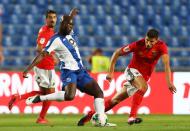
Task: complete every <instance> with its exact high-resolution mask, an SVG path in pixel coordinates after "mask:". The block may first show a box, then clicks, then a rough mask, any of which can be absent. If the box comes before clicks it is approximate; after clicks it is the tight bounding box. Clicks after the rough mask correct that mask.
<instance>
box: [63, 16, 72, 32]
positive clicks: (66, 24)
mask: <svg viewBox="0 0 190 131" xmlns="http://www.w3.org/2000/svg"><path fill="white" fill-rule="evenodd" d="M61 24H62V25H61V26H62V27H61V28H62V31H63V34H64V35H68V34H70V32H71V31H72V29H73V20H72V18H69V17H67V18H63V21H62V23H61Z"/></svg>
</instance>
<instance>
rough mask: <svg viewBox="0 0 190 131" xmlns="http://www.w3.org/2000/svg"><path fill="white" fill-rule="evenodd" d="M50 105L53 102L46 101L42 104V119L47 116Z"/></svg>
mask: <svg viewBox="0 0 190 131" xmlns="http://www.w3.org/2000/svg"><path fill="white" fill-rule="evenodd" d="M50 105H51V101H44V102H43V103H42V109H41V112H40V117H41V118H44V117H45V115H46V114H47V111H48V109H49V107H50Z"/></svg>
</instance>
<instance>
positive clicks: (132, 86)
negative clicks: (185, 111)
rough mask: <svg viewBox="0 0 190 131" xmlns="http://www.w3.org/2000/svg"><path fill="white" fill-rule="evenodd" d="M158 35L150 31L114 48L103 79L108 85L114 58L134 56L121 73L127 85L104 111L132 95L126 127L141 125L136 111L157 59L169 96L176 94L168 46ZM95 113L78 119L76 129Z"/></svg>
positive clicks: (106, 103)
mask: <svg viewBox="0 0 190 131" xmlns="http://www.w3.org/2000/svg"><path fill="white" fill-rule="evenodd" d="M158 35H159V32H158V31H157V30H155V29H150V30H149V31H148V32H147V34H146V37H145V38H143V39H141V40H139V41H136V42H133V43H131V44H128V45H125V46H123V47H122V48H119V49H117V50H116V51H115V52H114V54H113V55H112V58H111V64H110V69H109V72H108V74H107V77H106V79H107V80H108V81H110V82H111V80H112V78H113V75H114V69H115V64H116V61H117V59H118V58H119V57H120V56H125V55H127V54H129V53H133V56H132V59H131V61H130V63H129V65H128V67H127V68H126V70H125V72H124V74H125V77H126V80H127V82H126V83H124V85H123V88H122V90H121V91H120V92H118V93H116V94H115V95H114V96H113V98H111V99H109V100H107V101H106V102H105V112H106V111H108V110H110V109H112V108H113V107H114V106H115V105H117V104H118V103H120V102H121V101H123V100H125V99H126V98H128V97H130V96H132V95H133V100H132V107H131V112H130V115H129V119H128V124H130V125H132V124H134V123H136V124H138V123H141V122H142V119H141V118H137V109H138V106H139V105H140V103H141V101H142V99H143V96H144V94H145V92H146V90H147V88H148V85H147V81H148V79H149V78H150V76H151V74H152V72H153V70H154V67H155V65H156V63H157V61H158V59H159V58H160V57H161V58H162V61H163V64H164V69H165V74H166V81H167V85H168V89H169V90H170V91H171V92H172V93H175V92H176V88H175V86H174V85H173V83H172V81H171V70H170V65H169V55H168V49H167V45H166V44H165V42H163V41H161V40H159V39H158ZM94 113H95V112H94V111H90V112H89V113H88V114H87V115H85V116H84V117H83V118H81V119H80V121H79V122H78V126H83V125H84V124H85V123H86V122H88V121H89V120H90V119H91V117H92V115H93V114H94Z"/></svg>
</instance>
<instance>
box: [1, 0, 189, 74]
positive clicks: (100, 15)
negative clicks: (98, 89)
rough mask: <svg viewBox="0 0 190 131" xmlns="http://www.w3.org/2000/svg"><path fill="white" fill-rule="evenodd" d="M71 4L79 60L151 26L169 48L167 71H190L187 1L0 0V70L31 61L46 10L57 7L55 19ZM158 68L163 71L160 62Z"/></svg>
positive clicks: (122, 62)
mask: <svg viewBox="0 0 190 131" xmlns="http://www.w3.org/2000/svg"><path fill="white" fill-rule="evenodd" d="M74 7H76V8H78V9H79V11H80V13H79V15H78V16H76V18H75V31H76V33H77V34H78V36H79V40H80V45H79V47H80V52H81V55H82V57H83V58H85V57H87V56H89V55H90V54H91V52H92V50H93V49H95V48H97V47H100V48H101V49H103V51H104V55H106V56H109V57H110V56H111V55H112V53H113V51H114V50H115V49H116V48H118V47H121V46H123V45H124V44H127V43H130V42H133V41H136V40H138V39H139V38H142V37H144V36H145V33H146V31H147V30H148V29H149V28H151V27H154V28H156V29H158V30H159V31H160V38H161V39H163V40H164V41H166V42H167V44H168V46H169V53H170V55H171V67H172V70H173V71H190V37H189V35H190V16H189V14H190V0H139V1H138V0H0V12H1V21H2V26H3V30H2V34H3V37H2V38H3V39H2V45H3V48H4V50H3V53H4V57H5V60H4V62H3V63H2V64H1V68H0V69H1V70H5V69H6V70H21V69H23V68H24V67H25V66H26V65H28V64H29V63H30V62H31V60H32V59H33V58H34V56H35V49H36V48H35V47H36V38H37V34H38V30H39V28H40V27H41V26H42V25H43V24H44V20H45V16H44V14H45V12H46V10H47V9H54V10H56V11H57V13H58V18H59V17H60V16H61V15H63V14H68V13H69V12H70V10H71V9H72V8H74ZM58 22H59V20H58ZM57 25H59V23H57ZM129 60H130V57H122V58H120V59H119V61H118V63H117V66H116V69H117V70H119V71H120V70H123V69H124V68H125V66H126V65H127V63H128V62H129ZM83 62H84V65H85V66H86V67H87V68H88V69H89V68H90V66H89V64H88V62H87V61H86V60H85V59H84V61H83ZM157 70H158V71H162V70H163V67H162V64H161V61H159V63H158V64H157Z"/></svg>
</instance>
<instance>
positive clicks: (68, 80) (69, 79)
mask: <svg viewBox="0 0 190 131" xmlns="http://www.w3.org/2000/svg"><path fill="white" fill-rule="evenodd" d="M61 80H62V84H63V89H62V91H58V92H55V93H51V94H48V95H38V96H35V97H31V98H28V99H27V100H26V104H28V105H29V104H32V103H38V102H41V101H55V100H56V101H64V100H66V101H70V100H72V99H73V98H74V96H75V93H76V83H77V75H76V74H75V73H74V72H72V71H69V70H66V71H62V75H61Z"/></svg>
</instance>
